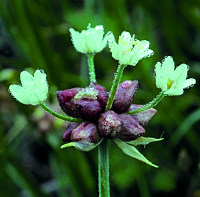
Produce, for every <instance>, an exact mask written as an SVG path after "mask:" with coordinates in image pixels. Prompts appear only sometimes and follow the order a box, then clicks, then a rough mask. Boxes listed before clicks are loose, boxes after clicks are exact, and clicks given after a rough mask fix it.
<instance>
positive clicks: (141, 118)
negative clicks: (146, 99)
mask: <svg viewBox="0 0 200 197" xmlns="http://www.w3.org/2000/svg"><path fill="white" fill-rule="evenodd" d="M143 106H144V105H135V104H132V105H131V106H130V108H129V109H128V111H133V110H136V109H139V108H141V107H143ZM156 114H157V110H156V109H154V108H150V109H147V110H145V111H142V112H140V113H137V114H134V115H132V116H133V117H134V118H135V119H136V120H137V121H138V122H139V124H140V125H142V126H144V125H146V124H147V123H148V122H149V121H150V120H151V119H152V118H153V117H154V116H155V115H156Z"/></svg>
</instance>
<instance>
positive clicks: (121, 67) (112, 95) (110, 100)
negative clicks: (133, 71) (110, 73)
mask: <svg viewBox="0 0 200 197" xmlns="http://www.w3.org/2000/svg"><path fill="white" fill-rule="evenodd" d="M125 67H126V65H119V66H118V68H117V73H116V75H115V79H114V81H113V85H112V87H111V90H110V95H109V98H108V102H107V105H106V109H105V111H109V110H110V109H111V107H112V104H113V101H114V98H115V94H116V91H117V87H118V85H119V82H120V80H121V77H122V74H123V71H124V68H125Z"/></svg>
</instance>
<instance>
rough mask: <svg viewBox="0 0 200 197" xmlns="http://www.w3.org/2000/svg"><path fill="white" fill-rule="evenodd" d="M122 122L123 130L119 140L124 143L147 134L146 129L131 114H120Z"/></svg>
mask: <svg viewBox="0 0 200 197" xmlns="http://www.w3.org/2000/svg"><path fill="white" fill-rule="evenodd" d="M119 116H120V118H121V121H122V129H121V132H120V135H119V136H118V138H119V139H121V140H123V141H130V140H134V139H137V138H138V137H141V136H143V135H144V134H145V130H144V128H143V127H142V126H141V125H140V124H139V123H138V121H137V120H136V119H135V118H134V117H133V116H131V115H129V114H119Z"/></svg>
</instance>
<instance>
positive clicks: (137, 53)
mask: <svg viewBox="0 0 200 197" xmlns="http://www.w3.org/2000/svg"><path fill="white" fill-rule="evenodd" d="M108 43H109V47H110V51H111V53H112V57H113V58H114V59H116V60H119V64H120V65H122V64H123V65H132V66H135V65H136V64H137V63H138V61H139V60H141V59H142V58H145V57H149V56H151V55H153V51H152V50H150V49H149V44H150V43H149V41H146V40H142V41H139V40H136V39H135V35H133V36H132V37H131V34H130V33H129V32H126V31H124V32H122V34H121V36H119V40H118V43H116V41H115V38H114V35H113V34H110V35H109V39H108Z"/></svg>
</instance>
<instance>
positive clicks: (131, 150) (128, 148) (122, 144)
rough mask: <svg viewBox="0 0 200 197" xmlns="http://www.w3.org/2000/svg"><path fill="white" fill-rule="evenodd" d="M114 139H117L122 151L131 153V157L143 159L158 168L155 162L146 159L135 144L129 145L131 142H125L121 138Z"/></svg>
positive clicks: (116, 141)
mask: <svg viewBox="0 0 200 197" xmlns="http://www.w3.org/2000/svg"><path fill="white" fill-rule="evenodd" d="M114 141H115V143H116V144H117V146H118V147H119V148H121V149H122V151H123V152H124V153H125V154H127V155H129V156H130V157H133V158H135V159H138V160H140V161H142V162H144V163H146V164H148V165H150V166H153V167H155V168H158V166H157V165H154V164H153V163H151V162H150V161H149V160H148V159H146V158H145V157H144V156H143V155H142V154H141V153H140V152H139V151H138V150H137V149H136V148H135V147H134V146H131V145H129V144H127V143H125V142H123V141H121V140H119V139H115V140H114Z"/></svg>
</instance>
